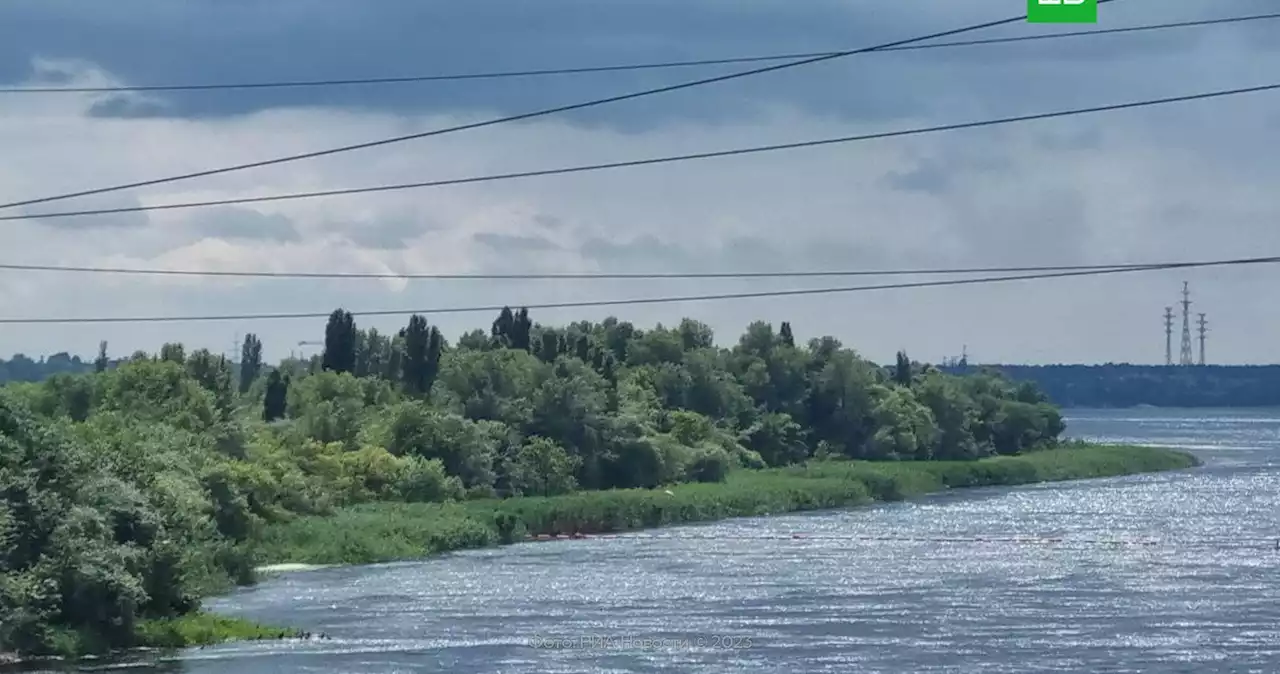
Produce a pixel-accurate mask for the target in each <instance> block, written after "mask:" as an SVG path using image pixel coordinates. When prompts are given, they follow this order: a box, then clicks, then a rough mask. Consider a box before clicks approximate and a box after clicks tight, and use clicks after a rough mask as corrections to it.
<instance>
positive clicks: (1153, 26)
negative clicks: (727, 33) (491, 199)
mask: <svg viewBox="0 0 1280 674" xmlns="http://www.w3.org/2000/svg"><path fill="white" fill-rule="evenodd" d="M1270 19H1280V13H1275V14H1252V15H1248V16H1233V17H1224V18H1218V19H1198V20H1193V21H1175V22H1169V23H1149V24H1141V25H1137V26H1124V27H1121V28H1105V29H1096V30H1076V31H1068V32H1063V33H1049V34H1045V35H1019V36H1015V37H995V38H986V39H982V40H958V41H952V42H937V43H934V44H911V45H900V46H897V47H886V48H884V49H878V50H876V51H877V52H893V51H919V50H926V49H946V48H954V47H973V46H983V45H995V44H1008V43H1016V42H1036V41H1040V40H1056V39H1061V38H1070V37H1092V36H1097V35H1114V34H1120V33H1138V32H1147V31H1158V30H1168V29H1171V28H1192V27H1197V26H1213V25H1221V24H1230V23H1245V22H1250V21H1265V20H1270ZM838 53H840V52H830V51H828V52H801V53H795V54H771V55H766V56H738V57H729V58H719V59H696V60H691V61H660V62H653V63H625V64H617V65H609V66H584V67H576V68H545V69H540V70H505V71H495V72H479V73H450V74H442V75H408V76H401V77H363V78H351V79H321V80H277V81H270V82H229V83H215V84H150V85H124V86H114V87H12V88H0V94H72V93H75V94H100V93H128V92H134V93H145V92H161V91H218V90H228V89H285V88H303V87H343V86H364V85H388V84H414V83H421V82H448V81H458V80H491V79H507V78H520V77H546V76H551V75H580V74H588V73H608V72H625V71H631V70H665V69H673V68H693V67H703V66H719V65H733V64H738V63H760V62H768V61H789V60H793V59H809V58H815V57H819V56H832V55H835V54H838Z"/></svg>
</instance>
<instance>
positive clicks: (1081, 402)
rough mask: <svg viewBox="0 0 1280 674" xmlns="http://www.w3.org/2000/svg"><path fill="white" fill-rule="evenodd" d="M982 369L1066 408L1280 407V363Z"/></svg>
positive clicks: (967, 370) (957, 370) (955, 370)
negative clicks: (1032, 388)
mask: <svg viewBox="0 0 1280 674" xmlns="http://www.w3.org/2000/svg"><path fill="white" fill-rule="evenodd" d="M981 369H990V370H994V371H996V372H1000V373H1002V374H1004V375H1005V376H1008V377H1009V378H1011V379H1013V380H1015V381H1029V382H1034V383H1035V384H1036V385H1038V386H1039V387H1040V388H1041V389H1043V390H1044V392H1045V394H1046V395H1048V396H1049V399H1050V400H1052V401H1053V402H1054V403H1055V404H1057V405H1061V406H1063V407H1135V406H1138V405H1153V406H1156V407H1276V406H1280V365H1239V366H1226V365H1205V366H1199V365H1193V366H1185V367H1184V366H1159V365H1127V364H1108V365H993V366H986V367H985V368H977V367H967V368H958V367H957V368H944V370H946V371H947V372H950V373H953V374H970V373H974V372H978V371H980V370H981Z"/></svg>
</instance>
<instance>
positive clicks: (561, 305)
mask: <svg viewBox="0 0 1280 674" xmlns="http://www.w3.org/2000/svg"><path fill="white" fill-rule="evenodd" d="M1276 262H1280V256H1275V257H1259V258H1237V259H1230V260H1214V261H1211V262H1171V263H1167V264H1158V265H1151V266H1147V267H1134V268H1121V269H1101V270H1087V271H1074V272H1048V273H1044V274H1025V275H1019V276H985V277H979V278H969V279H947V280H943V281H919V282H914V283H892V284H883V285H869V286H849V287H843V288H804V289H799V290H765V291H758V292H744V293H717V294H706V295H685V296H676V297H642V298H639V297H638V298H629V299H620V300H588V301H580V302H550V303H543V304H523V303H521V304H519V306H521V307H523V308H526V309H573V308H582V307H605V306H624V305H635V304H669V303H676V302H705V301H713V300H730V299H752V298H761V297H795V296H801V295H829V294H837V293H855V292H871V291H875V290H905V289H914V288H936V287H944V286H960V285H981V284H988V283H1000V282H1005V281H1028V280H1037V279H1050V278H1067V277H1075V276H1100V275H1103V274H1124V273H1132V272H1141V271H1156V270H1166V269H1189V268H1197V267H1225V266H1242V265H1253V264H1274V263H1276ZM503 308H505V307H504V306H500V305H489V306H471V307H438V308H434V309H387V310H375V311H352V312H350V313H351V314H352V315H353V316H407V315H411V314H420V315H432V314H461V313H478V312H483V313H493V312H496V311H501V310H502V309H503ZM331 313H332V312H331V311H323V312H308V313H272V314H226V315H203V316H133V317H79V318H0V324H6V325H15V324H50V323H178V322H188V321H202V322H203V321H257V320H287V319H301V318H327V317H328V316H329V315H330V314H331Z"/></svg>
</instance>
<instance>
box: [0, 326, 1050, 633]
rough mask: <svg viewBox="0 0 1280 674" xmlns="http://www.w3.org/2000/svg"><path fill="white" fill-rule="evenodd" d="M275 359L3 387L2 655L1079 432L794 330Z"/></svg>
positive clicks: (192, 356)
mask: <svg viewBox="0 0 1280 674" xmlns="http://www.w3.org/2000/svg"><path fill="white" fill-rule="evenodd" d="M104 353H105V352H104ZM262 353H263V344H262V342H260V341H259V340H258V338H257V337H256V336H253V335H249V336H247V337H246V338H245V341H244V343H243V345H242V349H241V362H240V363H231V362H229V361H228V360H227V359H226V358H224V357H222V356H218V355H214V354H213V353H211V352H210V351H208V350H207V349H195V350H190V349H187V348H186V347H184V346H183V345H181V344H169V345H165V346H164V347H163V348H162V349H161V352H160V353H159V354H157V355H156V356H151V355H148V354H146V353H136V354H134V355H133V356H132V357H131V358H130V359H129V360H128V361H124V362H111V361H109V360H101V361H100V363H101V364H102V367H101V371H98V372H94V371H91V370H93V369H94V368H92V367H90V366H88V364H85V363H81V364H80V365H81V366H83V367H82V370H81V371H75V370H74V369H71V370H68V371H65V372H62V373H59V374H57V375H56V376H53V377H50V378H48V379H47V380H45V381H43V382H41V383H39V384H21V385H15V386H10V387H7V388H6V389H5V390H4V391H3V392H2V393H3V395H2V396H0V570H2V571H3V575H2V576H0V579H2V580H0V611H3V615H5V616H6V620H5V621H4V623H3V626H0V651H3V650H17V651H20V652H26V653H41V652H62V651H66V650H68V649H71V650H102V649H106V648H113V647H121V646H132V645H140V644H146V643H157V642H165V643H168V642H169V641H171V640H174V639H186V637H182V636H181V635H182V634H184V633H186V632H191V633H195V632H200V630H201V629H204V628H196V627H190V625H188V627H187V628H182V629H179V628H172V629H171V627H172V626H173V625H175V624H176V623H173V622H172V621H173V620H175V619H177V618H179V617H181V616H192V615H196V612H197V611H198V610H199V606H200V603H199V599H200V597H202V596H204V595H206V594H208V593H210V592H213V591H216V590H219V589H222V588H225V587H228V586H230V585H231V584H233V583H243V582H250V581H252V579H253V573H252V569H253V565H252V560H253V559H254V558H262V557H263V555H276V556H277V557H276V558H277V559H283V558H287V557H288V556H289V555H288V554H285V551H287V550H291V549H307V550H310V549H315V548H323V549H324V550H325V552H324V553H323V554H319V553H317V554H310V553H308V554H307V555H304V556H308V557H325V558H332V559H335V560H341V561H360V560H365V559H380V558H388V557H396V556H400V555H407V554H410V553H412V552H414V551H418V552H421V551H424V550H425V551H433V550H446V549H455V548H458V547H467V546H475V545H489V544H492V543H495V542H502V541H506V540H512V539H513V538H514V537H516V536H518V535H519V534H520V532H522V531H531V532H551V531H568V530H592V531H604V530H613V529H625V528H633V527H636V526H648V525H652V524H662V523H667V522H675V521H687V520H691V519H700V518H702V519H704V518H708V517H719V516H727V515H735V514H751V513H757V512H779V511H782V510H794V509H799V508H807V507H829V506H833V505H845V504H849V503H856V502H859V501H860V500H865V498H867V497H868V495H872V496H876V495H879V493H880V492H878V491H876V489H873V488H872V487H870V486H868V485H870V484H871V483H863V482H858V481H856V480H849V479H844V478H842V479H839V480H836V479H830V480H827V479H825V478H824V479H815V478H813V477H812V476H799V477H797V476H796V475H794V474H791V473H787V472H785V471H787V470H789V469H790V468H789V467H794V466H797V465H802V464H805V463H806V462H808V461H809V460H810V459H812V458H814V457H816V456H831V457H836V458H844V459H854V460H885V461H895V462H897V461H901V462H909V461H913V460H924V459H948V460H969V459H978V458H981V457H991V456H1011V455H1022V454H1025V453H1027V452H1030V451H1032V450H1041V449H1045V448H1049V447H1052V446H1054V445H1055V444H1056V442H1057V437H1058V435H1059V434H1060V433H1061V431H1062V420H1061V417H1060V416H1059V415H1058V413H1057V411H1056V410H1055V409H1054V408H1053V407H1052V406H1050V405H1048V404H1047V403H1046V402H1045V401H1044V397H1043V395H1042V394H1040V393H1039V391H1038V390H1037V389H1036V388H1035V387H1034V386H1026V385H1017V384H1014V383H1013V382H1010V381H1008V380H1005V379H1003V378H1001V377H998V376H994V375H988V374H982V375H976V376H969V377H963V378H961V377H953V376H950V375H946V374H943V373H940V372H937V371H936V370H933V369H930V368H921V367H919V366H918V365H917V364H913V363H911V362H910V361H909V359H907V358H906V355H905V354H901V357H900V358H899V363H898V365H897V366H896V368H893V369H886V368H882V367H880V366H877V365H875V364H873V363H870V362H868V361H866V360H865V359H863V358H861V357H860V356H859V355H858V354H856V353H855V352H854V351H852V350H850V349H846V348H844V347H842V346H841V345H840V343H839V342H838V341H836V340H835V339H834V338H830V337H827V338H822V339H817V340H813V341H811V342H809V343H808V344H803V343H798V342H797V340H796V337H795V335H794V333H793V331H792V328H791V326H790V325H789V324H783V325H782V327H781V329H780V330H778V331H775V330H774V328H773V326H771V325H769V324H766V323H762V322H757V323H753V324H752V325H750V326H748V328H747V330H746V332H745V333H744V334H743V335H742V336H741V338H740V339H739V340H738V342H737V343H736V344H735V345H733V346H732V347H730V348H721V347H718V346H716V344H715V342H714V335H713V334H712V331H711V329H710V328H709V327H708V326H707V325H705V324H703V323H699V322H698V321H694V320H689V319H686V320H684V321H682V322H681V323H680V324H679V325H677V326H675V327H670V328H667V327H663V326H661V325H659V326H656V327H655V328H653V329H650V330H642V329H639V328H636V327H635V326H634V325H632V324H630V323H627V322H622V321H618V320H617V319H613V318H610V319H607V320H605V321H603V322H600V323H592V322H587V321H581V322H577V323H573V324H570V325H567V326H562V327H551V326H543V325H540V324H536V323H534V322H533V320H532V318H531V317H530V315H529V313H528V311H526V310H524V309H520V310H515V311H513V310H511V309H504V310H503V311H502V312H500V314H499V315H498V317H497V319H496V320H495V321H494V322H493V323H492V325H491V326H490V329H489V330H488V331H487V332H485V331H476V332H472V333H469V334H468V335H466V336H464V338H463V339H461V340H459V343H458V344H456V345H450V344H448V343H447V342H446V341H445V339H444V337H443V335H442V334H441V333H440V331H439V329H438V328H436V327H435V326H431V325H429V324H428V323H427V321H426V320H425V319H424V318H423V317H421V316H414V317H412V318H411V319H410V320H409V322H408V324H407V325H406V327H405V328H404V329H403V330H400V331H399V332H397V333H396V334H394V335H393V336H388V335H383V334H380V333H378V332H377V331H375V330H362V329H360V328H358V327H357V325H356V323H355V319H354V318H353V317H352V315H351V314H350V313H348V312H346V311H343V310H341V309H339V310H337V311H335V312H333V314H332V316H331V317H330V320H329V322H328V325H327V326H326V328H325V333H324V352H323V354H322V355H320V356H317V357H316V358H314V359H313V360H311V361H310V362H304V361H285V362H281V363H278V364H277V365H276V366H274V367H272V366H269V365H267V364H266V363H265V362H264V361H263V358H262ZM103 358H104V359H105V355H104V356H103ZM1019 460H1021V459H1019ZM939 465H942V464H939ZM973 465H975V466H976V465H987V464H973ZM770 466H771V467H773V468H774V472H772V473H756V472H752V471H750V470H744V469H764V468H766V467H770ZM778 471H783V472H778ZM984 479H986V478H984ZM657 487H664V488H665V487H670V488H671V489H672V490H673V493H675V494H677V495H679V496H677V497H676V498H675V499H674V500H671V497H670V496H669V495H667V494H666V492H665V491H662V490H660V491H656V492H655V491H649V490H652V489H653V488H657ZM583 490H585V491H583ZM599 490H612V491H599ZM502 499H505V500H502ZM664 499H668V500H664ZM388 502H399V503H400V504H402V507H403V508H405V509H404V510H395V511H387V510H385V509H386V508H388V506H386V505H385V504H386V503H388ZM373 504H382V505H373ZM383 512H400V513H408V514H405V515H396V516H392V517H389V518H388V519H387V520H385V521H374V520H375V519H376V518H374V516H373V515H369V514H368V513H383ZM335 513H337V514H336V515H335ZM428 514H429V515H430V518H427V517H426V516H427V515H428ZM419 515H421V516H419ZM335 527H336V529H335ZM373 532H380V535H384V536H385V538H384V539H375V538H373V537H371V536H372V533H373ZM273 551H274V552H273ZM290 554H291V553H290ZM9 616H12V617H11V618H10V617H9ZM157 621H159V622H157ZM164 621H170V622H164ZM162 625H170V627H160V626H162ZM207 626H208V625H206V627H207ZM215 627H216V625H215ZM209 629H214V628H209ZM219 629H220V628H219ZM228 629H230V628H228ZM207 631H208V630H206V632H207ZM214 631H216V629H214ZM193 638H194V637H193ZM188 640H189V639H188Z"/></svg>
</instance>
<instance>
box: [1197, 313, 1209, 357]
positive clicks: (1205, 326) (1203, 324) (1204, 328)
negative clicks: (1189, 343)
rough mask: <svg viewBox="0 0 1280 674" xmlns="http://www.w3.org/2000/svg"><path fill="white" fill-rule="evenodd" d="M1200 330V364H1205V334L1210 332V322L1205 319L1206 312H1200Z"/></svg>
mask: <svg viewBox="0 0 1280 674" xmlns="http://www.w3.org/2000/svg"><path fill="white" fill-rule="evenodd" d="M1199 330H1200V364H1201V365H1204V336H1205V334H1206V333H1208V332H1209V322H1208V321H1206V320H1205V319H1204V314H1200V320H1199Z"/></svg>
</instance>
